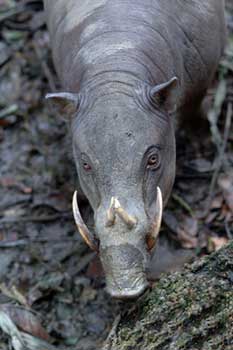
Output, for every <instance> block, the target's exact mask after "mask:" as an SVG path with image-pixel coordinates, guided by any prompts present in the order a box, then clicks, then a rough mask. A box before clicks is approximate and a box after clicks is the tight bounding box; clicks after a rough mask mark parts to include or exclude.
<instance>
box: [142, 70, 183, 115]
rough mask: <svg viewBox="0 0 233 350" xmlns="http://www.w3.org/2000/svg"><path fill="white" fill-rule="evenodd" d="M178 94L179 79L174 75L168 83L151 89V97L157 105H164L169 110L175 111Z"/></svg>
mask: <svg viewBox="0 0 233 350" xmlns="http://www.w3.org/2000/svg"><path fill="white" fill-rule="evenodd" d="M177 95H178V79H177V78H176V77H173V78H172V79H170V80H169V81H167V82H166V83H163V84H160V85H156V86H154V87H152V88H151V89H150V91H149V98H150V100H151V102H152V104H154V105H155V106H157V107H158V106H159V107H163V108H165V110H166V111H167V112H170V113H172V112H174V110H175V109H176V100H177Z"/></svg>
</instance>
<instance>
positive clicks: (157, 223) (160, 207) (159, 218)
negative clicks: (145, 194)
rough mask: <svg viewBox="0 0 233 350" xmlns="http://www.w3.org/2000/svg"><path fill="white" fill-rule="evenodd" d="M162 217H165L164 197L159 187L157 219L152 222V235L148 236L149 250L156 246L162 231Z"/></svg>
mask: <svg viewBox="0 0 233 350" xmlns="http://www.w3.org/2000/svg"><path fill="white" fill-rule="evenodd" d="M162 216H163V197H162V192H161V190H160V188H159V187H157V199H156V211H155V217H154V221H153V222H152V226H151V231H150V234H149V235H148V236H147V246H148V249H149V250H151V249H152V248H154V246H155V243H156V240H157V237H158V234H159V231H160V227H161V223H162Z"/></svg>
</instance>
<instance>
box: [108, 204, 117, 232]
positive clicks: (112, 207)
mask: <svg viewBox="0 0 233 350" xmlns="http://www.w3.org/2000/svg"><path fill="white" fill-rule="evenodd" d="M115 219H116V214H115V197H112V198H111V203H110V208H109V209H108V212H107V222H106V226H107V227H109V226H113V225H114V222H115Z"/></svg>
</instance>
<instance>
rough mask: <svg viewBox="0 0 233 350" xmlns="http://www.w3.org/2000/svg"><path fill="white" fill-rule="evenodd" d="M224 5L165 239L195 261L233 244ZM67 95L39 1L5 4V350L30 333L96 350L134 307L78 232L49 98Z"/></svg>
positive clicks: (0, 112) (232, 55)
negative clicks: (202, 111)
mask: <svg viewBox="0 0 233 350" xmlns="http://www.w3.org/2000/svg"><path fill="white" fill-rule="evenodd" d="M226 7H227V23H228V29H229V40H228V44H227V49H226V54H225V56H224V58H223V59H222V61H221V63H220V65H219V70H218V73H217V74H216V79H215V81H214V83H213V86H212V88H211V89H210V91H209V95H208V98H207V99H206V105H208V104H209V102H211V104H210V106H211V108H210V109H209V112H208V114H207V117H206V119H205V120H204V121H203V125H194V126H193V127H192V130H188V129H186V128H184V127H182V128H180V129H178V131H177V158H178V159H177V176H176V183H175V186H174V191H173V195H172V197H171V199H170V201H169V204H168V207H167V209H166V211H165V213H164V222H163V227H162V232H161V235H162V236H163V237H164V238H163V239H164V240H166V241H167V242H169V245H171V246H172V249H174V247H175V248H185V249H189V251H190V250H191V251H192V252H194V253H195V255H196V256H197V257H198V256H202V255H203V254H207V253H211V252H212V251H214V250H216V249H218V248H219V247H221V246H222V245H223V244H225V243H226V242H227V241H228V240H229V239H232V238H233V120H232V119H233V118H232V105H233V88H232V86H233V84H232V83H233V1H232V0H228V1H227V4H226ZM58 87H59V83H58V82H57V79H56V75H55V72H54V70H53V66H52V62H51V52H50V48H49V37H48V33H47V31H46V27H45V22H44V16H43V9H42V3H41V1H39V0H38V1H36V0H31V1H30V0H24V1H15V0H5V1H4V0H0V198H1V201H0V350H6V349H12V348H13V349H16V350H18V349H26V347H20V346H21V345H19V343H20V341H22V342H23V340H22V339H21V338H20V337H21V336H22V337H23V336H24V335H25V334H30V335H32V336H33V337H34V338H38V339H43V341H45V342H43V343H41V344H43V346H42V345H40V347H36V346H34V347H33V346H32V345H31V347H28V349H30V350H31V349H38V350H39V349H40V350H42V348H43V349H45V350H46V349H48V350H49V349H56V348H60V347H61V348H62V349H73V350H75V349H77V350H94V349H97V348H99V347H100V346H101V343H102V341H103V340H104V339H105V338H106V336H107V335H108V333H109V331H110V329H111V325H112V322H113V320H114V319H115V317H116V316H117V315H118V313H119V312H120V310H121V308H124V307H128V306H125V305H122V304H121V303H120V302H116V301H114V300H111V298H110V297H109V296H108V295H107V293H106V292H105V289H104V287H105V284H104V277H103V274H102V272H101V267H100V264H99V262H98V258H97V257H96V255H95V253H92V252H91V251H90V250H89V249H88V248H87V246H86V245H85V243H84V242H83V241H82V239H81V237H80V236H79V234H78V233H77V231H76V228H75V225H74V221H73V217H72V212H71V198H72V193H73V191H74V188H75V178H76V174H75V168H74V163H73V160H72V153H71V138H70V135H69V129H68V126H67V125H66V123H65V122H64V121H63V120H61V119H60V117H59V116H58V115H56V114H55V113H54V111H53V110H52V109H51V108H50V107H49V106H48V105H47V103H46V102H45V99H44V96H45V94H46V93H47V92H50V91H52V90H54V89H55V88H58ZM82 209H83V212H84V216H85V218H86V219H88V215H89V212H90V211H89V208H88V207H86V206H83V208H82ZM173 265H174V263H173ZM6 324H8V326H6ZM14 327H15V328H14ZM16 327H17V328H16ZM20 339H21V340H20ZM48 344H51V347H50V346H49V345H48ZM52 344H53V345H54V346H52ZM12 346H13V347H12Z"/></svg>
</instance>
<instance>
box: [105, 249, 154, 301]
mask: <svg viewBox="0 0 233 350" xmlns="http://www.w3.org/2000/svg"><path fill="white" fill-rule="evenodd" d="M100 257H101V261H102V265H103V268H104V271H105V274H106V285H107V286H106V287H107V291H108V293H109V294H110V295H111V296H112V297H114V298H119V299H135V298H138V297H139V296H140V295H142V294H143V293H144V292H145V291H146V289H147V288H148V286H149V284H148V281H147V278H146V273H145V267H144V256H143V254H142V253H141V252H140V250H139V249H138V248H136V247H134V246H132V245H130V244H125V245H120V246H110V247H106V248H104V249H101V251H100Z"/></svg>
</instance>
